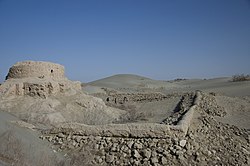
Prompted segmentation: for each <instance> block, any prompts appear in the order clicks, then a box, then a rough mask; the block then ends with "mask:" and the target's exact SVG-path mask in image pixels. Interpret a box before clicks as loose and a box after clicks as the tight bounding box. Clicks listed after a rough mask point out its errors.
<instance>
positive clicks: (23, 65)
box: [6, 61, 65, 80]
mask: <svg viewBox="0 0 250 166" xmlns="http://www.w3.org/2000/svg"><path fill="white" fill-rule="evenodd" d="M28 77H37V78H52V79H63V78H64V77H65V76H64V67H63V66H62V65H59V64H55V63H50V62H35V61H25V62H18V63H16V64H15V65H14V66H12V67H11V68H10V69H9V73H8V75H7V76H6V80H7V79H11V78H14V79H17V78H28Z"/></svg>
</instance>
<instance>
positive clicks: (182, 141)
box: [180, 139, 187, 147]
mask: <svg viewBox="0 0 250 166" xmlns="http://www.w3.org/2000/svg"><path fill="white" fill-rule="evenodd" d="M186 143H187V141H186V140H184V139H183V140H181V141H180V146H181V147H184V146H185V145H186Z"/></svg>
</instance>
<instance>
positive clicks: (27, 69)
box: [0, 61, 81, 98]
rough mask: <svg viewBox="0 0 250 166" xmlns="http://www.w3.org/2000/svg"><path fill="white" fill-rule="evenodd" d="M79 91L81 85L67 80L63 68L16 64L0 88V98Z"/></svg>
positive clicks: (53, 65) (29, 62)
mask: <svg viewBox="0 0 250 166" xmlns="http://www.w3.org/2000/svg"><path fill="white" fill-rule="evenodd" d="M77 91H81V83H80V82H74V81H70V80H68V79H67V78H66V77H65V76H64V67H63V66H62V65H59V64H55V63H51V62H38V61H25V62H18V63H16V64H15V65H13V66H12V67H11V68H10V69H9V73H8V75H7V76H6V81H5V82H4V83H3V85H1V87H0V97H1V96H38V97H41V98H47V97H48V96H50V95H53V94H57V93H66V92H68V93H70V92H71V94H73V93H76V92H77Z"/></svg>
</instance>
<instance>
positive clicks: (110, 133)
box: [41, 92, 201, 165]
mask: <svg viewBox="0 0 250 166" xmlns="http://www.w3.org/2000/svg"><path fill="white" fill-rule="evenodd" d="M199 100H201V94H200V92H197V93H196V95H195V98H193V102H192V103H193V105H192V106H191V107H190V108H189V110H188V111H187V112H186V113H185V114H184V115H183V116H182V118H181V119H180V121H179V122H178V123H177V125H166V124H156V123H144V124H136V123H131V124H109V125H102V126H89V125H83V124H74V123H71V124H64V125H62V126H61V127H59V128H54V129H52V130H49V131H44V133H43V135H42V136H41V138H42V139H47V140H48V141H49V142H51V143H53V144H54V145H55V146H56V147H57V148H58V149H57V150H58V151H64V150H66V151H68V152H69V151H70V150H73V151H76V150H79V152H81V153H84V154H85V155H86V152H87V151H91V153H92V154H94V155H93V156H92V157H93V158H91V159H89V160H90V163H89V164H90V165H91V164H92V165H172V164H173V165H180V163H170V161H168V160H169V159H172V158H173V157H174V158H178V159H180V160H183V154H184V152H186V149H188V148H189V147H190V144H189V143H188V142H187V140H186V135H187V133H188V129H189V126H190V123H191V121H192V118H193V115H194V113H195V111H197V109H198V105H200V101H199Z"/></svg>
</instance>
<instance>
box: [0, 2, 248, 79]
mask: <svg viewBox="0 0 250 166" xmlns="http://www.w3.org/2000/svg"><path fill="white" fill-rule="evenodd" d="M0 58H1V59H0V82H2V81H3V80H4V78H5V76H6V74H7V72H8V69H9V67H10V66H12V65H13V64H14V63H16V62H17V61H24V60H39V61H52V62H56V63H59V64H62V65H64V66H65V68H66V75H67V77H68V78H70V79H73V80H80V81H83V82H88V81H93V80H96V79H100V78H103V77H107V76H111V75H114V74H120V73H131V74H138V75H143V76H146V77H150V78H153V79H161V80H168V79H174V78H211V77H219V76H231V75H233V74H237V73H239V74H241V73H245V74H249V73H250V1H249V0H0Z"/></svg>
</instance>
